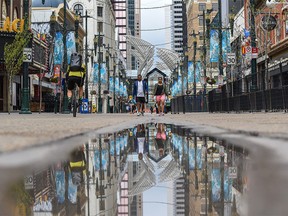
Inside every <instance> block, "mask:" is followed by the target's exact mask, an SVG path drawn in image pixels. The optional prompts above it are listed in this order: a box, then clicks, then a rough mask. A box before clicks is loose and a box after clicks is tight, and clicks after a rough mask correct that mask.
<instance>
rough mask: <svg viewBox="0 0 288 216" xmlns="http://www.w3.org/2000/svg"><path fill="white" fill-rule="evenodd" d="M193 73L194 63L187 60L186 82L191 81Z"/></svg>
mask: <svg viewBox="0 0 288 216" xmlns="http://www.w3.org/2000/svg"><path fill="white" fill-rule="evenodd" d="M193 74H194V65H193V62H192V61H189V62H188V82H189V83H192V82H193Z"/></svg>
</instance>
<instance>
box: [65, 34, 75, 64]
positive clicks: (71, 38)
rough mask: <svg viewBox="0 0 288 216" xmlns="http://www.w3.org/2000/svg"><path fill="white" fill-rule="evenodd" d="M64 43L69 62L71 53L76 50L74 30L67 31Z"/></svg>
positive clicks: (68, 61)
mask: <svg viewBox="0 0 288 216" xmlns="http://www.w3.org/2000/svg"><path fill="white" fill-rule="evenodd" d="M66 45H67V63H68V64H70V61H71V54H72V53H74V52H76V43H75V35H74V32H68V34H67V37H66Z"/></svg>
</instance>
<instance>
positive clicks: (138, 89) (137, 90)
mask: <svg viewBox="0 0 288 216" xmlns="http://www.w3.org/2000/svg"><path fill="white" fill-rule="evenodd" d="M133 97H134V98H136V103H137V109H138V110H137V115H138V116H140V115H141V114H142V115H143V116H144V111H145V103H146V99H145V97H148V85H147V83H146V81H145V80H142V75H141V74H138V76H137V81H135V82H134V85H133Z"/></svg>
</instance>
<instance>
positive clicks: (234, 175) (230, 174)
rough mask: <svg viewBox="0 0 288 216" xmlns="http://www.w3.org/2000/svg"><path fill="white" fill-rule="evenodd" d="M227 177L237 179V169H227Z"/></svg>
mask: <svg viewBox="0 0 288 216" xmlns="http://www.w3.org/2000/svg"><path fill="white" fill-rule="evenodd" d="M228 177H229V178H230V179H236V178H237V167H229V172H228Z"/></svg>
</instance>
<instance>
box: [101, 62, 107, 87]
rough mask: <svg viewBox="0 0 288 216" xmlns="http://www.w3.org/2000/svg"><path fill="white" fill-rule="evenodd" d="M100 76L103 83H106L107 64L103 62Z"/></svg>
mask: <svg viewBox="0 0 288 216" xmlns="http://www.w3.org/2000/svg"><path fill="white" fill-rule="evenodd" d="M100 76H101V83H102V84H106V83H107V81H106V65H105V64H101V69H100Z"/></svg>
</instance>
